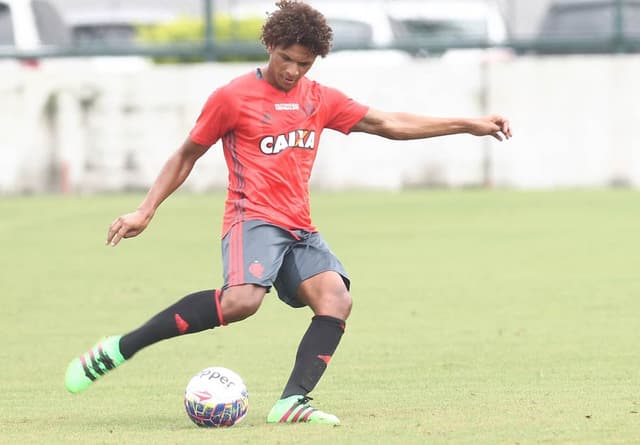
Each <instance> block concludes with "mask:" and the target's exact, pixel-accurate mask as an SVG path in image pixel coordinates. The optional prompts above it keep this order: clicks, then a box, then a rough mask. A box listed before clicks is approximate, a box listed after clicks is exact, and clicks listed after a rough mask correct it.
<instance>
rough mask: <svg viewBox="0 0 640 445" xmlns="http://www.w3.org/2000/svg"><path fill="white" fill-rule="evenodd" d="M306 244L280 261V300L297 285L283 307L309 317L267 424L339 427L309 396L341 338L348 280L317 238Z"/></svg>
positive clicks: (348, 299)
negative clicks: (301, 310) (309, 312)
mask: <svg viewBox="0 0 640 445" xmlns="http://www.w3.org/2000/svg"><path fill="white" fill-rule="evenodd" d="M307 241H308V244H305V246H304V247H303V248H302V249H299V250H297V249H296V250H294V251H293V252H292V255H290V256H287V258H285V262H284V264H283V270H282V273H281V276H279V281H277V282H276V287H278V291H279V293H280V296H281V298H283V296H284V298H285V299H286V298H287V290H286V289H287V288H289V289H291V286H292V284H293V283H299V284H298V286H297V291H296V298H295V300H290V301H288V303H289V304H291V305H292V306H298V307H299V306H302V305H307V306H309V307H310V308H311V309H312V311H313V313H314V316H313V318H312V319H311V324H310V325H309V328H308V329H307V331H306V333H305V334H304V336H303V337H302V340H301V341H300V345H299V347H298V351H297V354H296V359H295V364H294V367H293V370H292V372H291V376H290V377H289V380H288V382H287V384H286V386H285V388H284V391H283V393H282V396H281V399H280V400H279V401H278V402H277V403H276V404H275V406H274V407H273V408H272V409H271V412H270V413H269V415H268V416H267V422H284V423H294V422H316V423H327V424H332V425H335V424H338V423H339V422H340V421H339V420H338V418H337V417H336V416H334V415H332V414H327V413H324V412H322V411H319V410H316V409H315V408H313V407H312V406H310V405H309V404H308V402H309V400H310V398H309V397H308V394H309V393H310V392H311V391H312V390H313V389H314V388H315V387H316V385H317V384H318V382H319V381H320V378H321V377H322V375H323V374H324V372H325V370H326V369H327V365H328V364H329V362H330V360H331V358H332V356H333V354H334V352H335V350H336V348H337V347H338V344H339V343H340V339H341V338H342V334H343V333H344V329H345V322H346V319H347V318H348V316H349V314H350V312H351V304H352V301H351V296H350V294H349V291H348V285H349V281H348V279H347V278H346V273H345V272H344V269H343V267H342V265H341V264H340V262H339V261H338V260H337V259H336V258H335V256H334V255H333V254H332V253H331V252H330V251H329V249H328V246H326V243H325V242H324V241H323V240H322V238H321V237H320V235H319V234H314V236H313V238H312V239H310V240H307ZM292 262H295V263H296V264H295V267H291V265H290V263H292ZM285 273H286V275H285ZM289 292H290V290H289Z"/></svg>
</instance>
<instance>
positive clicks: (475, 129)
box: [469, 115, 511, 141]
mask: <svg viewBox="0 0 640 445" xmlns="http://www.w3.org/2000/svg"><path fill="white" fill-rule="evenodd" d="M469 133H471V134H472V135H474V136H493V137H494V138H496V139H497V140H499V141H502V140H504V139H510V138H511V125H510V124H509V121H508V120H507V119H505V118H504V117H502V116H498V115H493V116H487V117H483V118H480V119H472V120H471V122H470V128H469Z"/></svg>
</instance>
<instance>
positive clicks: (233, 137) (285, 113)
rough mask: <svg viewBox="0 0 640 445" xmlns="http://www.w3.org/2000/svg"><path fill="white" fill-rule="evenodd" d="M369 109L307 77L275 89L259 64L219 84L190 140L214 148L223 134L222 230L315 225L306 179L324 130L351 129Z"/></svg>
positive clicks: (307, 180)
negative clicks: (254, 224)
mask: <svg viewBox="0 0 640 445" xmlns="http://www.w3.org/2000/svg"><path fill="white" fill-rule="evenodd" d="M367 111H368V108H367V107H366V106H364V105H362V104H359V103H358V102H356V101H354V100H352V99H350V98H348V97H347V96H345V95H344V94H343V93H341V92H340V91H338V90H336V89H334V88H329V87H326V86H322V85H320V84H318V83H317V82H314V81H311V80H309V79H307V78H306V77H303V78H301V79H300V80H299V82H298V84H297V85H296V86H295V87H294V88H293V89H292V90H291V91H289V92H285V91H281V90H278V89H276V88H275V87H273V86H272V85H271V84H270V83H269V82H267V81H266V80H264V79H263V77H262V74H261V72H260V70H257V71H256V72H255V73H254V72H252V73H249V74H246V75H243V76H240V77H238V78H236V79H234V80H232V81H231V82H230V83H228V84H226V85H224V86H222V87H220V88H218V89H217V90H215V91H214V92H213V93H212V94H211V96H210V97H209V98H208V100H207V102H206V103H205V105H204V107H203V109H202V112H201V113H200V116H199V117H198V119H197V121H196V124H195V126H194V127H193V129H192V130H191V133H190V138H191V140H192V141H193V142H195V143H197V144H200V145H204V146H210V145H212V144H214V143H215V142H217V141H218V140H219V139H220V138H222V145H223V150H224V156H225V160H226V163H227V167H228V170H229V186H228V194H227V200H226V203H225V213H224V220H223V224H222V233H223V235H224V234H225V233H227V231H228V230H229V229H230V228H231V227H232V226H233V225H234V224H235V223H237V222H239V221H247V220H252V219H261V220H263V221H266V222H269V223H272V224H275V225H278V226H280V227H282V228H284V229H287V230H294V229H300V230H306V231H310V232H314V231H316V229H315V227H314V226H313V224H312V221H311V211H310V205H309V178H310V176H311V169H312V167H313V163H314V160H315V158H316V154H317V150H318V144H319V142H320V135H321V133H322V130H323V129H325V128H330V129H333V130H337V131H339V132H342V133H345V134H348V133H349V132H350V130H351V128H352V127H353V126H354V125H355V124H356V123H358V122H359V121H360V120H361V119H362V118H363V117H364V115H365V114H366V113H367Z"/></svg>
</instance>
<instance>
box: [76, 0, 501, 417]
mask: <svg viewBox="0 0 640 445" xmlns="http://www.w3.org/2000/svg"><path fill="white" fill-rule="evenodd" d="M276 5H277V9H276V11H275V12H273V13H272V14H271V15H270V16H269V17H268V19H267V21H266V22H265V24H264V26H263V29H262V41H263V43H264V45H265V47H266V48H267V50H268V53H269V60H268V62H267V64H266V66H264V67H263V68H259V69H257V70H256V71H253V72H249V73H247V74H244V75H242V76H240V77H238V78H236V79H233V80H232V81H231V82H229V83H228V84H226V85H224V86H222V87H220V88H218V89H217V90H215V91H214V92H213V93H212V94H211V96H210V97H209V98H208V100H207V101H206V103H205V105H204V107H203V109H202V112H201V114H200V116H199V117H198V119H197V121H196V122H195V125H194V126H193V128H192V129H191V131H190V133H189V136H188V137H187V138H186V140H185V141H184V143H183V144H182V146H181V147H179V148H178V150H177V151H176V152H175V153H174V154H173V155H172V156H171V157H170V158H169V159H168V160H167V162H166V163H165V165H164V167H163V168H162V169H161V171H160V173H159V175H158V177H157V179H156V180H155V182H154V184H153V185H152V187H151V188H150V190H149V192H148V193H147V195H146V197H145V198H144V200H143V201H142V203H141V204H140V206H139V207H138V208H137V209H136V210H135V211H133V212H132V213H127V214H125V215H122V216H120V217H118V218H116V219H115V220H114V221H113V222H112V224H111V226H110V227H109V231H108V234H107V244H109V245H111V246H117V245H118V243H119V242H121V241H122V239H123V238H131V237H134V236H137V235H139V234H140V233H141V232H142V231H143V230H144V229H145V228H146V227H147V225H148V224H149V223H150V221H151V219H152V218H153V215H154V213H155V212H156V210H157V208H158V206H160V204H161V203H162V202H163V201H164V200H165V199H166V198H167V197H168V196H169V195H171V193H173V192H174V191H175V190H176V189H177V188H178V187H179V186H180V185H181V184H182V183H183V182H184V181H185V179H186V178H187V176H188V175H189V173H190V172H191V170H192V168H193V166H194V164H195V163H196V161H197V160H198V159H199V158H200V157H201V156H202V155H204V154H205V153H206V151H207V150H208V149H209V147H210V146H211V145H213V144H214V143H215V142H216V141H218V140H219V139H222V143H223V151H224V156H225V159H226V163H227V166H228V169H229V185H228V196H227V200H226V204H225V213H224V218H223V223H222V241H221V245H222V260H223V276H224V283H223V284H222V286H221V287H220V288H217V289H209V290H201V291H198V292H194V293H191V294H189V295H187V296H185V297H183V298H182V299H180V300H179V301H177V302H176V303H175V304H173V305H172V306H170V307H168V308H166V309H165V310H163V311H161V312H159V313H158V314H156V315H155V316H153V317H152V318H151V319H150V320H149V321H147V322H146V323H145V324H143V325H142V326H140V327H138V328H137V329H134V330H132V331H131V332H128V333H126V334H124V335H117V336H110V337H107V338H105V339H103V340H101V341H100V342H98V343H97V344H96V345H94V346H93V347H92V348H91V349H89V350H88V351H87V352H86V353H84V354H82V355H80V356H79V357H78V358H75V359H74V360H72V361H71V363H70V364H69V366H68V368H67V372H66V376H65V384H66V387H67V389H68V390H69V391H71V392H72V393H77V392H80V391H82V390H84V389H86V388H87V387H88V386H90V385H91V384H92V383H93V382H94V381H96V380H97V379H99V378H100V377H102V376H104V375H105V374H107V373H108V372H109V371H112V370H113V369H115V368H116V367H118V366H120V365H121V364H122V363H124V362H125V361H127V360H129V359H131V357H133V356H134V354H136V353H137V352H138V351H140V350H141V349H143V348H145V347H147V346H149V345H151V344H154V343H156V342H158V341H161V340H164V339H168V338H171V337H175V336H179V335H184V334H191V333H194V332H200V331H203V330H206V329H212V328H215V327H217V326H223V325H226V324H230V323H235V322H238V321H240V320H244V319H245V318H247V317H249V316H251V315H253V314H254V313H255V312H256V311H257V310H258V308H259V307H260V304H261V303H262V300H263V298H264V297H265V294H266V293H267V292H269V291H270V289H271V288H272V287H275V289H276V290H277V292H278V296H279V297H280V299H281V300H282V301H283V302H284V303H286V304H288V305H290V306H292V307H304V306H308V307H309V308H310V309H311V311H312V312H313V317H312V318H311V323H310V325H309V328H308V329H307V331H306V333H305V334H304V335H303V337H302V340H301V342H300V345H299V347H298V351H297V354H296V356H295V362H294V365H293V370H292V372H291V375H290V377H289V380H288V381H287V383H286V385H285V387H284V390H283V392H282V396H281V398H280V399H279V400H278V401H277V402H276V403H275V405H274V406H273V408H272V409H271V411H270V412H269V413H268V415H267V422H269V423H275V422H283V423H295V422H309V423H324V424H332V425H336V424H339V422H340V421H339V420H338V418H337V417H336V416H334V415H332V414H329V413H325V412H323V411H320V410H318V409H315V408H313V407H312V406H311V405H310V404H309V401H310V400H311V398H310V397H309V396H308V394H309V393H310V392H311V391H312V390H313V389H314V387H315V386H316V384H317V383H318V381H319V380H320V378H321V376H322V375H323V373H324V372H325V369H326V368H327V365H328V364H329V362H330V360H331V357H332V356H333V354H334V352H335V350H336V348H337V346H338V343H339V342H340V339H341V337H342V335H343V333H344V330H345V322H346V320H347V318H348V317H349V313H350V312H351V296H350V294H349V278H348V275H347V272H346V271H345V269H344V267H343V265H342V264H341V263H340V261H339V260H338V259H337V258H336V257H335V256H334V254H333V253H332V252H331V251H330V250H329V247H328V245H327V243H326V242H325V240H324V239H323V237H322V236H321V235H320V233H319V232H318V231H317V230H316V227H315V226H314V225H313V223H312V221H311V216H310V209H309V176H310V174H311V168H312V166H313V162H314V159H315V157H316V154H317V150H318V143H319V141H320V134H321V133H322V130H324V129H325V128H330V129H332V130H336V131H340V132H342V133H345V134H348V133H349V132H354V131H357V132H365V133H370V134H373V135H378V136H382V137H385V138H389V139H402V140H408V139H419V138H429V137H435V136H444V135H450V134H455V133H469V134H472V135H476V136H493V137H495V138H496V139H498V140H503V139H505V138H510V137H511V129H510V126H509V122H508V121H507V120H506V119H505V118H503V117H501V116H488V117H482V118H435V117H428V116H421V115H415V114H408V113H398V112H383V111H378V110H374V109H373V108H369V107H367V106H365V105H363V104H360V103H358V102H356V101H354V100H352V99H350V98H349V97H347V96H346V95H344V94H343V93H341V92H340V91H338V90H336V89H333V88H329V87H326V86H323V85H320V84H318V83H316V82H313V81H311V80H309V79H308V78H307V77H306V74H307V72H308V71H309V69H310V68H311V67H312V65H313V63H314V61H315V60H316V58H317V57H318V56H321V57H324V56H326V55H327V53H328V52H329V49H330V47H331V40H332V30H331V28H330V27H329V26H328V25H327V22H326V20H325V18H324V16H323V15H322V14H321V13H320V12H318V11H316V10H315V9H313V8H311V7H310V6H309V5H307V4H305V3H303V2H297V1H292V0H281V1H279V2H277V3H276Z"/></svg>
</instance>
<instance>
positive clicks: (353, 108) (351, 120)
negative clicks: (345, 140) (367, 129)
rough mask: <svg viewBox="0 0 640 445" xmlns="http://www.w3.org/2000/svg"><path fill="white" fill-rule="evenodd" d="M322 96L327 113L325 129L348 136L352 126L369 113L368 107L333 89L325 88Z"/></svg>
mask: <svg viewBox="0 0 640 445" xmlns="http://www.w3.org/2000/svg"><path fill="white" fill-rule="evenodd" d="M324 95H325V100H326V104H327V113H328V116H327V123H326V125H325V127H326V128H331V129H332V130H336V131H339V132H341V133H344V134H349V132H350V131H351V129H352V128H353V126H354V125H355V124H357V123H358V122H360V120H362V118H363V117H364V116H365V115H366V114H367V112H368V111H369V107H367V106H365V105H362V104H360V103H358V102H356V101H355V100H353V99H351V98H350V97H347V96H346V95H345V94H343V93H342V92H341V91H339V90H337V89H335V88H328V87H327V88H325V94H324Z"/></svg>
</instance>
